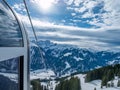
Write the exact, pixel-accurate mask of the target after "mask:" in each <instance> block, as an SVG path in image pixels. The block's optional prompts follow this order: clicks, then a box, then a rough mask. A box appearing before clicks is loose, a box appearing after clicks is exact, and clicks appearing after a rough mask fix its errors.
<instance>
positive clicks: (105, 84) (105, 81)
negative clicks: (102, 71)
mask: <svg viewBox="0 0 120 90" xmlns="http://www.w3.org/2000/svg"><path fill="white" fill-rule="evenodd" d="M107 82H108V79H107V77H106V76H104V77H103V79H102V83H101V85H102V86H107Z"/></svg>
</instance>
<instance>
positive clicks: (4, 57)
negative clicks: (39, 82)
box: [0, 0, 29, 90]
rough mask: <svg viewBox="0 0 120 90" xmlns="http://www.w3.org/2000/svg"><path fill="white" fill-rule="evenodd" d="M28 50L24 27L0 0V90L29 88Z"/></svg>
mask: <svg viewBox="0 0 120 90" xmlns="http://www.w3.org/2000/svg"><path fill="white" fill-rule="evenodd" d="M28 50H29V49H28V40H27V35H26V32H25V29H24V27H23V26H22V25H21V23H20V22H19V21H18V19H17V17H16V15H15V13H14V12H13V11H12V9H11V8H10V6H9V5H8V4H7V3H6V1H5V0H0V90H29V60H28V59H29V58H28V52H29V51H28Z"/></svg>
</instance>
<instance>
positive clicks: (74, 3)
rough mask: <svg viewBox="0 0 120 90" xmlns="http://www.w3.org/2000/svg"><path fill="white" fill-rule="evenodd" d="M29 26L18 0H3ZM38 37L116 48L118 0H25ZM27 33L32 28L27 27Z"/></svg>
mask: <svg viewBox="0 0 120 90" xmlns="http://www.w3.org/2000/svg"><path fill="white" fill-rule="evenodd" d="M7 1H8V2H9V3H10V4H11V6H12V8H13V9H14V10H15V11H16V13H17V15H18V17H19V18H21V19H22V21H23V22H24V23H26V27H29V23H28V22H29V21H28V18H27V16H26V10H25V8H24V4H23V2H22V0H14V1H13V0H7ZM26 1H27V5H28V7H29V10H30V14H31V17H32V20H33V24H34V26H35V27H36V32H37V35H38V37H39V38H40V39H43V40H51V41H53V42H56V43H60V44H72V45H78V46H79V47H83V48H93V49H97V50H118V51H119V50H120V40H119V35H120V7H119V6H120V2H119V0H26ZM28 33H29V35H32V31H31V30H28Z"/></svg>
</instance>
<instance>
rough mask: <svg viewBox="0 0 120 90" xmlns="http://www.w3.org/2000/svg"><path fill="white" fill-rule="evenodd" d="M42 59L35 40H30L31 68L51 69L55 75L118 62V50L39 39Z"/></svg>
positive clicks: (119, 61) (119, 56)
mask: <svg viewBox="0 0 120 90" xmlns="http://www.w3.org/2000/svg"><path fill="white" fill-rule="evenodd" d="M38 45H39V47H40V48H41V53H42V54H43V58H44V60H43V59H41V55H40V52H39V49H38V46H37V45H36V43H35V41H32V42H31V50H30V53H31V70H37V69H43V68H45V65H44V63H45V64H46V68H48V69H51V70H53V71H54V72H55V74H56V75H63V74H71V73H74V72H81V71H82V72H83V71H89V70H92V69H95V68H99V67H102V66H106V65H111V64H116V63H117V64H118V63H120V52H112V51H96V50H91V49H83V48H78V47H76V46H71V45H63V44H56V43H52V42H50V41H48V40H47V41H39V43H38Z"/></svg>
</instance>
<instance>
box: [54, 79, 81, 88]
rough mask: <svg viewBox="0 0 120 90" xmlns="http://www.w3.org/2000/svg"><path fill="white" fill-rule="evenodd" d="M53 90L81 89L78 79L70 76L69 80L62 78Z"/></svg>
mask: <svg viewBox="0 0 120 90" xmlns="http://www.w3.org/2000/svg"><path fill="white" fill-rule="evenodd" d="M55 90H81V85H80V79H79V78H78V77H71V78H70V79H69V80H68V79H67V80H62V81H60V83H59V84H58V85H57V86H56V88H55Z"/></svg>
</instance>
